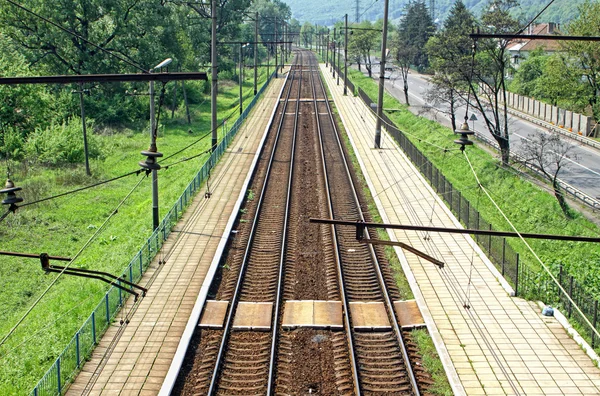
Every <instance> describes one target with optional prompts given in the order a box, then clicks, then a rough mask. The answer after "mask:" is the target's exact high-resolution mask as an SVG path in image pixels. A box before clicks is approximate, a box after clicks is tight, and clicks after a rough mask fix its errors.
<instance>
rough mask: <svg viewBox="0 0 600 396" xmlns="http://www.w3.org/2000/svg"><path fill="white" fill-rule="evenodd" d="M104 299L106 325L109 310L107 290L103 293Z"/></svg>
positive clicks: (108, 319) (108, 320) (108, 318)
mask: <svg viewBox="0 0 600 396" xmlns="http://www.w3.org/2000/svg"><path fill="white" fill-rule="evenodd" d="M104 301H105V302H106V304H105V305H106V325H107V326H108V323H109V322H110V312H109V307H108V292H106V294H105V295H104Z"/></svg>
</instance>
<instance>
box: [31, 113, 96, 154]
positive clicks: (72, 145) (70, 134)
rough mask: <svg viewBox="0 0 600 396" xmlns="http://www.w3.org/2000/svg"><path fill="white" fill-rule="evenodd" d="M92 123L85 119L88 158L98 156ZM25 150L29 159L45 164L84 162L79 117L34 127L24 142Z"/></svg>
mask: <svg viewBox="0 0 600 396" xmlns="http://www.w3.org/2000/svg"><path fill="white" fill-rule="evenodd" d="M93 124H94V123H93V120H91V119H88V120H87V130H88V133H87V141H88V151H89V156H90V158H98V157H100V143H99V141H98V139H96V137H95V136H94V135H93V134H92V128H93ZM25 152H26V154H27V157H28V158H29V159H30V160H32V161H37V162H40V163H42V164H46V165H59V164H75V163H81V162H84V161H85V153H84V150H83V134H82V131H81V119H80V118H78V117H73V118H70V119H69V120H67V121H66V122H63V123H62V124H60V125H58V124H52V125H50V126H49V127H47V128H43V129H42V128H36V129H35V131H34V132H33V133H31V134H30V135H29V138H28V139H27V142H26V143H25Z"/></svg>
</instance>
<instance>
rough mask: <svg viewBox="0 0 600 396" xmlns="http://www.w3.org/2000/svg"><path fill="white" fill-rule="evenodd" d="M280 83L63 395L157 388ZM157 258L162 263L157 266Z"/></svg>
mask: <svg viewBox="0 0 600 396" xmlns="http://www.w3.org/2000/svg"><path fill="white" fill-rule="evenodd" d="M283 82H284V79H283V78H280V79H274V80H273V81H272V82H271V84H270V87H269V88H268V89H267V90H266V91H265V92H264V94H263V98H262V99H261V101H260V102H259V103H258V104H257V105H256V107H255V108H254V110H253V111H252V113H251V114H250V116H249V117H248V119H247V120H246V122H245V124H244V126H243V127H242V129H241V130H240V131H239V132H238V134H237V136H236V138H235V140H234V142H233V143H232V144H231V145H230V147H229V149H228V150H227V153H226V154H225V155H224V156H223V157H222V159H221V161H220V162H219V164H218V165H217V166H216V167H215V169H214V170H213V172H212V175H211V190H212V193H213V195H212V197H211V198H210V199H205V198H204V194H202V193H201V192H199V193H198V195H197V196H196V198H195V199H194V201H193V202H192V204H191V205H190V207H189V208H188V209H187V211H186V212H185V214H184V216H183V218H182V219H181V220H180V221H179V223H178V224H177V226H176V228H175V231H174V232H173V233H171V235H170V236H169V238H168V239H167V241H166V242H165V245H164V246H163V248H162V250H161V253H160V254H159V255H158V256H157V257H156V259H155V260H154V261H153V262H152V264H151V265H150V267H149V268H148V271H147V272H146V273H145V275H144V277H143V278H142V280H141V281H140V284H142V285H146V284H150V286H149V291H148V295H147V296H146V297H145V298H144V299H143V300H142V301H141V303H140V304H139V306H138V308H137V310H136V311H135V313H134V314H133V317H132V318H131V322H130V323H129V324H128V325H126V326H125V328H124V329H123V328H121V325H120V324H119V322H118V321H117V322H115V323H114V324H113V325H112V326H111V327H110V328H109V329H108V330H107V332H106V333H105V335H104V337H102V340H101V341H100V344H99V345H98V347H97V348H96V349H95V350H94V352H93V354H92V357H91V359H90V361H88V362H87V363H86V364H85V366H84V367H83V370H82V371H81V373H80V374H79V375H78V377H77V378H76V380H75V382H74V383H73V384H72V385H71V386H70V387H69V389H68V391H67V394H68V395H81V394H90V395H156V394H158V392H159V390H160V388H161V385H162V383H163V381H164V379H165V376H166V374H167V371H168V370H169V366H170V364H171V361H172V359H173V356H174V355H175V352H176V349H177V346H178V344H179V341H180V338H181V336H182V334H183V331H184V329H185V327H186V324H187V322H188V318H189V317H190V313H191V312H192V308H193V307H194V303H195V302H196V299H197V296H198V294H199V291H200V288H201V286H202V283H203V281H204V278H205V276H206V273H207V271H208V269H209V266H210V264H211V262H212V260H213V256H214V255H215V252H216V249H217V246H218V245H219V242H220V241H221V238H222V235H223V232H224V230H225V226H226V224H227V222H228V220H229V218H230V216H231V213H232V210H233V208H234V206H235V203H236V201H237V200H238V197H239V195H240V191H241V189H242V186H243V183H244V180H245V179H246V175H247V173H248V170H249V169H250V165H251V163H252V160H253V158H254V154H255V153H256V151H257V148H258V146H259V142H260V140H261V138H262V136H263V132H264V131H265V128H266V126H267V124H268V122H269V119H270V117H271V114H272V111H273V108H274V106H275V104H276V102H277V97H278V94H279V92H280V90H281V87H282V84H283ZM159 258H160V259H165V260H166V264H163V265H158V260H159ZM132 303H133V300H132V299H129V301H128V303H127V304H126V305H125V307H124V311H123V312H126V311H128V310H129V308H130V306H131V304H132ZM117 319H118V318H117Z"/></svg>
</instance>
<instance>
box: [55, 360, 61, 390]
mask: <svg viewBox="0 0 600 396" xmlns="http://www.w3.org/2000/svg"><path fill="white" fill-rule="evenodd" d="M56 380H57V382H56V385H57V387H58V394H59V395H60V394H61V393H62V386H61V383H60V356H59V357H58V359H56Z"/></svg>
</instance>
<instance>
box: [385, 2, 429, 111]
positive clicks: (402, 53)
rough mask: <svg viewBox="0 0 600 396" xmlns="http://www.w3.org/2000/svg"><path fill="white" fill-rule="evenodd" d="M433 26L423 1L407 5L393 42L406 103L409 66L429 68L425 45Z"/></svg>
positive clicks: (418, 68) (419, 68)
mask: <svg viewBox="0 0 600 396" xmlns="http://www.w3.org/2000/svg"><path fill="white" fill-rule="evenodd" d="M434 31H435V25H434V24H433V21H432V20H431V15H430V14H429V11H428V10H427V7H426V6H425V3H424V2H423V1H417V2H414V3H409V4H408V5H407V6H406V13H405V15H404V17H402V19H401V20H400V24H399V25H398V34H397V36H396V40H395V43H394V44H395V48H396V61H397V63H398V67H399V68H400V74H401V76H402V79H403V81H404V98H405V100H406V104H407V105H410V104H409V101H408V71H409V70H410V67H411V66H414V67H416V68H417V70H425V69H427V68H428V66H429V60H428V57H427V53H426V52H425V45H426V44H427V41H428V40H429V37H431V35H432V34H433V33H434Z"/></svg>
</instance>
